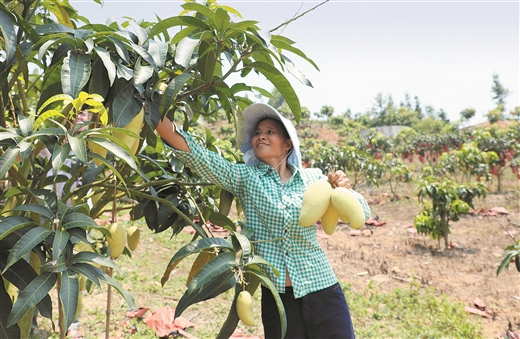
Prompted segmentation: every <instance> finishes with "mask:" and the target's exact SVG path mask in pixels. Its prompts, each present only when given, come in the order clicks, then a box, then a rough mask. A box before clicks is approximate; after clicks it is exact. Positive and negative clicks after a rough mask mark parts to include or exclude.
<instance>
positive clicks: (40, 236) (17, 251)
mask: <svg viewBox="0 0 520 339" xmlns="http://www.w3.org/2000/svg"><path fill="white" fill-rule="evenodd" d="M50 234H52V231H51V230H48V229H46V228H45V227H42V226H37V227H34V228H33V229H31V230H30V231H28V232H27V233H25V234H24V235H23V236H22V237H21V238H20V240H18V241H17V242H16V244H15V245H14V246H13V249H12V250H11V253H9V257H8V258H7V264H6V265H5V269H8V268H9V267H10V266H11V265H13V264H14V263H15V262H17V261H18V260H20V259H21V258H23V257H24V256H25V255H27V254H28V253H29V252H31V251H32V249H33V248H34V247H36V246H37V245H38V244H39V243H41V242H42V241H43V240H45V238H47V237H48V236H49V235H50ZM33 306H34V305H33Z"/></svg>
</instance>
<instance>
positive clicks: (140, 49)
mask: <svg viewBox="0 0 520 339" xmlns="http://www.w3.org/2000/svg"><path fill="white" fill-rule="evenodd" d="M132 47H133V49H134V51H135V52H136V53H137V54H138V55H140V56H141V58H143V59H144V60H145V61H146V62H147V63H149V64H150V65H151V66H152V67H153V68H154V69H155V68H157V65H156V64H155V61H154V59H153V57H152V56H151V55H150V53H148V51H147V50H146V49H144V48H143V47H141V46H139V45H136V44H132Z"/></svg>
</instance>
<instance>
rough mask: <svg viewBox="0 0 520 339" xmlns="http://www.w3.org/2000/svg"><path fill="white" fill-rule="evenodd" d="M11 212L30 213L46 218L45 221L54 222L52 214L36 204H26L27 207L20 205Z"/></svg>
mask: <svg viewBox="0 0 520 339" xmlns="http://www.w3.org/2000/svg"><path fill="white" fill-rule="evenodd" d="M12 211H25V212H30V213H37V214H39V215H41V216H44V217H45V218H47V220H50V221H53V220H54V214H53V213H52V211H50V210H49V209H48V208H47V207H45V206H42V205H38V204H27V205H20V206H16V207H15V208H13V209H12Z"/></svg>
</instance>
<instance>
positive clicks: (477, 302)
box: [473, 298, 486, 311]
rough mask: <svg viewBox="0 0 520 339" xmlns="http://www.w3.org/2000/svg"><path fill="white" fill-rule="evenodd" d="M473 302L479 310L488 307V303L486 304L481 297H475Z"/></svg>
mask: <svg viewBox="0 0 520 339" xmlns="http://www.w3.org/2000/svg"><path fill="white" fill-rule="evenodd" d="M473 304H474V305H475V306H476V307H477V308H478V309H479V310H482V311H484V310H485V309H486V304H484V302H483V301H482V300H480V299H479V298H475V299H474V300H473Z"/></svg>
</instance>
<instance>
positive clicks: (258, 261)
mask: <svg viewBox="0 0 520 339" xmlns="http://www.w3.org/2000/svg"><path fill="white" fill-rule="evenodd" d="M249 265H266V266H269V267H270V268H271V269H272V270H273V273H274V275H276V276H277V277H279V276H280V272H278V270H277V269H276V268H274V266H273V265H272V264H271V263H270V262H269V261H267V260H265V259H264V258H262V257H261V256H259V255H258V254H256V255H254V256H253V259H252V260H251V261H249V262H248V263H247V265H246V266H249Z"/></svg>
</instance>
